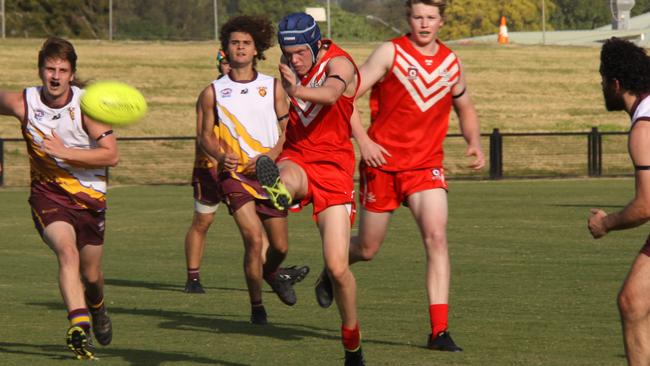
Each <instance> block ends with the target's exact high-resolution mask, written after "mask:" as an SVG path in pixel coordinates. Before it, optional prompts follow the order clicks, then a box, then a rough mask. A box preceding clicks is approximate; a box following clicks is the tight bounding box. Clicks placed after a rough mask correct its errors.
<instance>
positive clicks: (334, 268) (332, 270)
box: [327, 263, 350, 284]
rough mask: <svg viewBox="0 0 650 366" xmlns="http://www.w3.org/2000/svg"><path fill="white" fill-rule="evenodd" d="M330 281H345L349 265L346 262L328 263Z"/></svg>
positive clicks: (348, 272) (339, 282) (340, 282)
mask: <svg viewBox="0 0 650 366" xmlns="http://www.w3.org/2000/svg"><path fill="white" fill-rule="evenodd" d="M327 271H328V272H329V274H330V278H331V279H332V281H334V282H336V283H338V284H343V283H345V282H346V279H347V276H348V275H349V274H350V267H349V266H348V265H347V263H346V264H337V265H330V266H328V267H327Z"/></svg>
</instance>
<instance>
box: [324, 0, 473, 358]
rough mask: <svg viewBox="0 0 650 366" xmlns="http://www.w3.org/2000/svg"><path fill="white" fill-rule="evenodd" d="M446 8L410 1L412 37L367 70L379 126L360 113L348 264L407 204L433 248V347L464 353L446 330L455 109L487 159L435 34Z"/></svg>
mask: <svg viewBox="0 0 650 366" xmlns="http://www.w3.org/2000/svg"><path fill="white" fill-rule="evenodd" d="M445 7H446V2H445V1H444V0H407V1H406V15H407V20H408V24H409V27H410V32H409V33H408V34H406V35H404V36H401V37H398V38H395V39H393V40H391V41H389V42H385V43H383V44H381V45H380V46H379V47H377V49H376V50H375V51H374V52H373V53H372V54H371V55H370V57H369V58H368V60H367V61H366V62H365V63H364V64H363V65H362V66H361V67H360V72H361V86H360V87H359V95H363V94H364V93H365V92H367V91H368V90H369V89H370V88H371V87H372V93H371V114H372V115H371V120H372V124H371V126H370V128H369V130H368V132H367V133H366V131H365V130H364V129H363V127H362V126H361V122H360V118H359V115H358V114H357V113H355V114H354V116H353V119H352V128H353V133H354V136H355V139H356V140H357V142H358V144H359V149H360V151H361V163H360V166H359V172H360V187H361V188H360V190H361V192H360V201H361V206H362V208H361V214H360V222H359V235H358V236H357V237H354V238H353V239H352V242H351V245H350V263H355V262H358V261H369V260H371V259H372V258H373V257H374V255H375V254H376V253H377V252H378V251H379V248H380V247H381V245H382V243H383V241H384V238H385V236H386V231H387V229H388V224H389V221H390V217H391V215H392V213H393V211H394V210H396V209H397V208H398V207H399V206H400V204H403V205H405V206H407V207H408V208H409V209H410V210H411V213H412V214H413V217H414V218H415V221H416V223H417V224H418V226H419V228H420V233H421V235H422V242H423V244H424V248H425V251H426V258H427V267H426V286H427V294H428V300H429V309H428V310H429V318H430V325H431V334H430V335H429V337H428V341H427V344H428V347H429V348H430V349H434V350H441V351H452V352H458V351H462V349H461V348H460V347H458V346H457V345H456V344H455V342H454V341H453V340H452V338H451V335H450V333H449V331H448V329H447V321H448V309H449V305H448V304H449V283H450V277H451V270H450V261H449V254H448V249H447V233H446V231H447V189H448V187H447V182H446V181H445V172H444V169H443V156H444V155H443V148H442V146H443V141H444V139H445V136H446V134H447V128H448V125H449V113H450V111H451V107H452V106H453V107H454V109H455V111H456V113H457V114H458V117H459V120H460V127H461V131H462V133H463V137H464V138H465V140H466V142H467V145H468V147H467V151H466V155H467V156H474V157H475V160H474V161H473V162H472V163H471V165H470V167H471V168H473V169H481V168H483V166H484V165H485V157H484V155H483V152H482V151H481V144H480V129H479V122H478V117H477V114H476V110H475V109H474V105H473V103H472V101H471V99H470V97H469V94H468V93H467V85H466V84H465V80H464V76H463V72H462V67H461V64H460V60H459V59H458V57H457V56H456V55H455V54H454V53H453V52H452V51H451V50H450V49H449V48H447V47H446V46H445V45H444V44H443V43H442V42H441V41H440V40H438V37H437V36H438V30H439V29H440V27H442V25H443V23H444V19H443V16H444V11H445ZM330 275H331V274H330ZM335 295H336V294H334V298H336V296H335ZM316 296H317V299H318V302H319V304H320V305H321V306H323V307H327V306H329V305H330V304H331V302H332V290H331V285H330V280H329V277H328V276H327V273H326V272H325V271H324V272H323V273H321V275H320V277H319V280H318V281H317V285H316Z"/></svg>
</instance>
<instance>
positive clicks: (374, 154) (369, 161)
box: [359, 139, 392, 168]
mask: <svg viewBox="0 0 650 366" xmlns="http://www.w3.org/2000/svg"><path fill="white" fill-rule="evenodd" d="M368 140H369V142H367V143H364V144H359V152H360V153H361V160H363V162H364V163H366V165H368V166H371V167H373V168H377V167H380V166H382V165H384V164H386V156H392V155H391V154H390V153H389V152H388V150H386V149H385V148H384V147H383V146H381V145H379V144H378V143H376V142H374V141H372V140H370V139H368Z"/></svg>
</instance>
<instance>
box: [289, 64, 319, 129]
mask: <svg viewBox="0 0 650 366" xmlns="http://www.w3.org/2000/svg"><path fill="white" fill-rule="evenodd" d="M326 66H327V62H323V63H322V64H320V66H319V67H318V71H316V73H315V74H314V76H313V77H312V78H311V80H309V83H308V84H307V85H308V87H310V88H317V87H319V86H321V85H323V83H324V82H325V78H326V77H327V75H325V67H326ZM292 99H293V100H294V101H295V102H296V103H295V105H294V106H295V107H298V108H297V109H296V112H298V116H299V117H300V122H302V124H303V126H305V127H307V126H309V124H310V123H312V122H313V121H314V119H316V117H317V116H318V113H320V111H321V109H323V105H322V104H315V103H312V102H308V101H304V100H302V99H299V98H295V97H293V98H292Z"/></svg>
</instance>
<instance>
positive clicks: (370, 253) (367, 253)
mask: <svg viewBox="0 0 650 366" xmlns="http://www.w3.org/2000/svg"><path fill="white" fill-rule="evenodd" d="M378 252H379V245H361V246H359V253H358V254H359V259H360V260H362V261H366V262H367V261H371V260H372V259H373V258H375V255H376V254H377V253H378Z"/></svg>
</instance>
